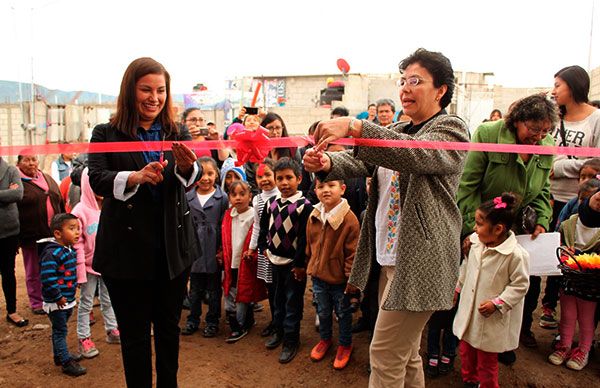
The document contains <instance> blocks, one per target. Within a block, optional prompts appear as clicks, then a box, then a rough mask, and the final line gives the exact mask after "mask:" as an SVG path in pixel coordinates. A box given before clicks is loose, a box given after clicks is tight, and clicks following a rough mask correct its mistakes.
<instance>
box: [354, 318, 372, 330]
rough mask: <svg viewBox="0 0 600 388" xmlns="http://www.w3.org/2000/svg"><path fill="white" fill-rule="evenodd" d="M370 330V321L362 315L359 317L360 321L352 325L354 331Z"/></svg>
mask: <svg viewBox="0 0 600 388" xmlns="http://www.w3.org/2000/svg"><path fill="white" fill-rule="evenodd" d="M365 330H369V323H368V322H367V320H366V319H363V318H362V317H360V318H358V321H356V323H355V324H354V325H352V333H360V332H361V331H365Z"/></svg>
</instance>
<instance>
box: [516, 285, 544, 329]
mask: <svg viewBox="0 0 600 388" xmlns="http://www.w3.org/2000/svg"><path fill="white" fill-rule="evenodd" d="M541 284H542V278H541V277H539V276H530V277H529V289H528V290H527V294H525V301H524V302H523V322H522V323H521V333H530V332H531V324H532V323H533V312H534V311H535V309H536V308H537V302H538V298H539V297H540V288H541Z"/></svg>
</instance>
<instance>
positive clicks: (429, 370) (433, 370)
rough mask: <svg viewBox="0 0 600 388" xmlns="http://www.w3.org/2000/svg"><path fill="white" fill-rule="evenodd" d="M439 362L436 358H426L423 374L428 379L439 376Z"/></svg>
mask: <svg viewBox="0 0 600 388" xmlns="http://www.w3.org/2000/svg"><path fill="white" fill-rule="evenodd" d="M439 362H440V360H439V359H438V358H437V357H431V358H429V357H428V358H427V364H426V365H425V374H426V375H427V376H428V377H438V376H439V375H440V366H439Z"/></svg>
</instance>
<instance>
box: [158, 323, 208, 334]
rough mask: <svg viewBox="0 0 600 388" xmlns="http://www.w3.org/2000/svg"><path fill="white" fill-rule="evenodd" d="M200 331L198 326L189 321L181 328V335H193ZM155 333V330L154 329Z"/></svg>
mask: <svg viewBox="0 0 600 388" xmlns="http://www.w3.org/2000/svg"><path fill="white" fill-rule="evenodd" d="M197 331H198V326H194V325H192V324H191V323H187V324H186V325H185V327H184V328H183V329H181V335H192V334H194V333H195V332H197ZM152 334H154V330H152Z"/></svg>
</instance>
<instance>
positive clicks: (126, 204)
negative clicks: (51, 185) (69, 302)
mask: <svg viewBox="0 0 600 388" xmlns="http://www.w3.org/2000/svg"><path fill="white" fill-rule="evenodd" d="M167 140H170V141H175V140H191V136H190V134H189V132H188V131H187V129H182V130H180V133H179V134H177V135H175V134H174V135H172V136H169V137H167ZM123 141H139V140H137V139H131V138H130V137H128V136H126V135H125V134H123V133H121V132H119V131H118V130H117V129H116V128H113V127H111V126H110V125H109V124H100V125H97V126H96V127H95V128H94V131H93V133H92V139H91V142H92V143H99V142H123ZM164 158H165V160H168V161H169V164H168V165H167V167H166V169H165V171H164V172H163V176H164V181H163V182H162V186H163V204H162V206H163V211H162V225H160V223H158V222H157V221H156V219H157V216H156V204H155V203H154V202H153V198H152V192H151V191H150V188H149V185H147V184H145V185H141V186H140V187H139V188H138V191H137V193H136V194H135V195H134V196H133V197H131V198H129V199H128V200H127V201H121V200H118V199H115V198H114V195H113V188H114V180H115V177H116V175H117V173H118V172H120V171H138V170H140V169H142V168H143V167H144V166H145V165H146V163H145V162H144V157H143V155H142V153H141V152H127V153H91V154H90V155H89V176H90V185H91V186H92V190H94V192H95V193H96V194H98V195H101V196H103V197H104V202H103V204H102V212H101V214H100V224H99V227H98V234H97V236H96V250H95V252H94V261H93V263H92V267H93V268H94V270H95V271H98V272H100V273H101V274H102V275H105V276H110V277H114V278H118V279H155V278H156V277H157V276H158V277H160V278H163V277H164V278H167V277H168V278H169V279H173V278H175V277H176V276H177V275H179V274H181V273H182V272H183V271H184V270H185V269H187V268H188V267H190V266H191V264H192V261H193V260H194V258H195V257H197V243H196V238H195V235H194V229H193V226H192V218H191V215H190V209H189V206H188V203H187V200H186V197H185V187H184V186H183V185H182V184H181V182H180V181H179V180H178V179H177V177H176V176H175V173H174V168H175V160H174V158H173V153H172V152H170V151H168V152H165V155H164ZM198 167H199V171H200V172H199V174H198V175H197V177H196V179H200V177H201V176H202V167H201V166H200V164H198ZM161 235H162V238H163V239H164V240H163V241H161V242H159V243H158V244H157V242H156V238H157V236H158V237H159V238H160V236H161ZM157 246H164V249H157ZM165 254H166V256H167V257H166V260H167V263H166V267H168V273H167V274H163V273H162V272H164V271H167V270H166V269H163V268H164V267H165V266H164V264H162V263H163V261H164V260H165V258H164V255H165Z"/></svg>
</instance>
